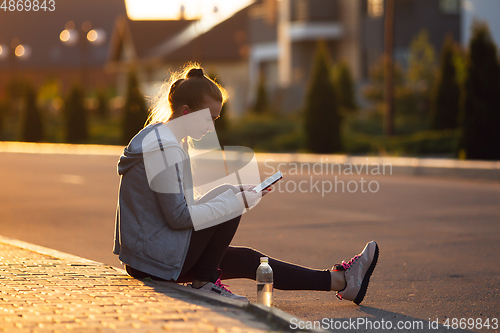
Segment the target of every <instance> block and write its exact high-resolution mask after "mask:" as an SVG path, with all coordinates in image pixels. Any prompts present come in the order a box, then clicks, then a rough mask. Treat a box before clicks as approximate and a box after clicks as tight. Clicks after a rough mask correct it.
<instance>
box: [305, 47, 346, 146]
mask: <svg viewBox="0 0 500 333" xmlns="http://www.w3.org/2000/svg"><path fill="white" fill-rule="evenodd" d="M330 68H331V66H330V63H329V56H328V52H327V48H326V45H325V43H324V42H318V44H317V47H316V54H315V59H314V64H313V69H312V74H311V79H310V82H309V86H308V91H307V96H306V104H305V134H306V148H307V149H308V150H310V151H311V152H313V153H323V154H326V153H335V152H338V151H340V150H341V149H342V144H341V139H340V122H341V117H340V115H339V113H338V101H337V96H336V92H335V88H334V86H333V83H332V81H331V79H330V72H329V71H330Z"/></svg>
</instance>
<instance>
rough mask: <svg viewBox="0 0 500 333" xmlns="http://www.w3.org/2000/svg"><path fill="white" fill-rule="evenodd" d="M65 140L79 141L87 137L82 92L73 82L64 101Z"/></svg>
mask: <svg viewBox="0 0 500 333" xmlns="http://www.w3.org/2000/svg"><path fill="white" fill-rule="evenodd" d="M64 115H65V125H66V126H65V127H66V142H69V143H80V142H83V141H85V140H87V139H88V136H89V134H88V116H87V110H86V109H85V106H84V92H83V89H82V87H81V86H80V85H78V84H75V85H73V87H72V88H71V91H70V93H69V95H68V97H67V99H66V101H65V103H64Z"/></svg>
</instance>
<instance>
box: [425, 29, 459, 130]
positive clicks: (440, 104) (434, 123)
mask: <svg viewBox="0 0 500 333" xmlns="http://www.w3.org/2000/svg"><path fill="white" fill-rule="evenodd" d="M454 56H455V45H454V43H453V37H452V36H451V35H448V36H446V39H445V42H444V44H443V49H442V50H441V59H440V63H439V71H438V74H437V78H436V81H435V82H436V83H435V86H434V89H433V91H432V96H431V128H432V129H435V130H444V129H455V128H457V127H458V117H459V114H460V87H459V85H458V81H457V75H456V70H455V64H454Z"/></svg>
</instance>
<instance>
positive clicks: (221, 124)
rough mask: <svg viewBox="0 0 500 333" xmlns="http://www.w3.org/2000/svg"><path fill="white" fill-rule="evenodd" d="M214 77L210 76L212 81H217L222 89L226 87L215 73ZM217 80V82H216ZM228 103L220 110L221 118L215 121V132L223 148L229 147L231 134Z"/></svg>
mask: <svg viewBox="0 0 500 333" xmlns="http://www.w3.org/2000/svg"><path fill="white" fill-rule="evenodd" d="M211 74H213V75H209V77H210V78H212V80H214V81H216V82H217V83H218V84H220V85H221V86H222V87H224V85H223V84H222V82H221V81H220V80H218V79H217V75H216V74H215V73H211ZM216 79H217V80H216ZM227 104H228V103H227V101H226V103H224V105H223V106H222V109H221V110H220V116H219V118H218V119H217V120H216V121H215V132H216V133H217V138H218V139H219V144H220V145H221V147H224V146H227V145H229V138H228V132H229V114H228V112H227V109H228V107H227Z"/></svg>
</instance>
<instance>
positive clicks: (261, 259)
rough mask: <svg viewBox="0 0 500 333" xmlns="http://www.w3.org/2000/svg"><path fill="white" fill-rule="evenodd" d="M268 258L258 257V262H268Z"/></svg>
mask: <svg viewBox="0 0 500 333" xmlns="http://www.w3.org/2000/svg"><path fill="white" fill-rule="evenodd" d="M268 261H269V258H268V257H260V262H268Z"/></svg>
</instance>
